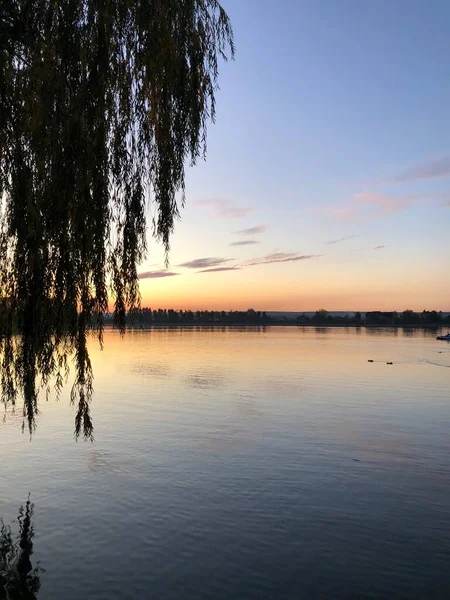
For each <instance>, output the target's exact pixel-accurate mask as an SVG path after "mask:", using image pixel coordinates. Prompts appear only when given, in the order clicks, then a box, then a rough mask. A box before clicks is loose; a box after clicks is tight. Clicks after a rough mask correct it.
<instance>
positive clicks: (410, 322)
mask: <svg viewBox="0 0 450 600" xmlns="http://www.w3.org/2000/svg"><path fill="white" fill-rule="evenodd" d="M128 319H129V322H130V324H131V325H132V326H138V327H139V326H152V325H192V324H196V325H200V324H207V325H299V326H301V325H315V326H330V325H334V326H336V325H340V326H342V327H350V326H354V327H361V326H365V327H377V326H378V327H444V326H450V315H443V314H442V312H438V311H436V310H432V311H427V310H424V311H422V312H414V311H412V310H404V311H403V312H396V311H392V312H383V311H371V312H366V313H365V314H364V316H363V314H362V313H361V312H355V313H352V314H346V315H334V314H332V313H330V312H328V311H327V310H325V309H320V310H317V311H316V312H315V313H314V314H312V315H309V314H306V313H302V314H300V315H298V316H297V317H288V316H286V315H279V316H275V315H270V314H267V312H266V311H259V310H258V311H256V310H254V309H252V308H250V309H248V310H246V311H239V310H230V311H225V310H221V311H219V310H196V311H193V310H174V309H172V308H169V309H162V308H159V309H157V310H152V309H151V308H142V309H140V310H136V311H133V312H132V313H129V314H128ZM108 321H110V322H112V321H113V319H112V316H110V317H109V319H108V318H107V319H106V322H108Z"/></svg>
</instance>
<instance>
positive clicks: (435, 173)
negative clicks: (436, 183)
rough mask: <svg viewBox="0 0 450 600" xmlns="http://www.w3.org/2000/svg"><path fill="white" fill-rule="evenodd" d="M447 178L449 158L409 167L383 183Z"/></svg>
mask: <svg viewBox="0 0 450 600" xmlns="http://www.w3.org/2000/svg"><path fill="white" fill-rule="evenodd" d="M447 177H450V156H446V157H444V158H440V159H438V160H432V161H430V162H424V163H421V164H418V165H415V166H413V167H410V168H409V169H406V170H405V171H403V172H401V173H399V174H398V175H395V176H394V177H393V178H392V179H390V180H388V181H387V182H385V183H411V182H414V181H427V180H432V179H444V178H447Z"/></svg>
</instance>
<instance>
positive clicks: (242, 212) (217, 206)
mask: <svg viewBox="0 0 450 600" xmlns="http://www.w3.org/2000/svg"><path fill="white" fill-rule="evenodd" d="M195 204H196V205H197V206H207V207H209V208H211V209H212V210H213V211H214V212H215V213H216V214H218V215H220V216H222V217H231V218H239V217H246V216H247V215H249V214H250V213H252V212H253V210H254V209H253V208H249V207H248V206H242V205H240V204H238V203H237V202H234V201H233V200H226V199H223V198H214V199H211V200H200V201H199V202H196V203H195Z"/></svg>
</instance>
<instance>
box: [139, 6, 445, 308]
mask: <svg viewBox="0 0 450 600" xmlns="http://www.w3.org/2000/svg"><path fill="white" fill-rule="evenodd" d="M222 4H223V6H224V8H225V9H226V10H227V12H228V14H229V16H230V18H231V20H232V24H233V27H234V32H235V41H236V46H237V53H236V60H235V61H234V62H229V63H227V64H224V65H222V66H221V72H220V88H221V89H220V91H219V92H218V95H217V122H216V124H215V125H214V126H211V127H210V129H209V137H208V156H207V161H206V162H201V163H199V164H198V165H197V166H196V167H194V168H192V169H189V170H188V175H187V204H186V208H185V209H184V210H183V211H182V220H181V221H180V222H179V223H178V224H177V228H176V231H175V234H174V237H173V240H172V252H171V257H170V259H171V266H170V269H169V271H168V272H169V273H177V275H176V276H175V275H174V276H167V277H158V274H160V273H159V272H160V270H161V269H162V256H163V254H162V250H161V248H159V247H158V246H157V245H156V244H155V243H154V242H151V243H150V253H149V257H148V260H147V262H146V264H144V265H143V266H142V269H141V270H142V272H145V273H149V274H150V275H149V277H148V278H145V277H144V278H143V279H142V280H141V289H142V294H143V300H144V304H146V305H153V306H154V307H156V304H158V305H161V306H169V305H172V306H173V307H178V308H188V307H189V308H223V309H227V308H242V309H245V308H248V307H249V306H253V307H255V308H258V309H266V310H315V309H316V308H320V307H325V308H327V309H329V310H352V309H361V310H369V309H374V308H381V309H388V308H392V309H397V310H401V309H403V308H407V307H410V308H413V309H415V310H422V309H423V308H438V309H443V310H448V309H449V308H450V279H449V277H448V264H449V259H450V235H449V231H450V206H449V202H450V118H449V117H450V77H449V71H450V36H449V34H448V32H449V27H450V2H447V1H438V0H431V1H429V2H424V1H423V0H420V1H419V0H409V1H406V0H390V1H387V0H377V1H375V2H374V1H369V0H340V1H336V0H304V1H303V0H279V1H278V2H274V1H273V0H272V1H269V0H245V1H244V0H223V2H222ZM254 227H259V228H260V229H259V230H258V232H257V233H256V232H255V233H247V234H245V233H242V234H238V233H235V232H237V231H242V230H246V229H252V228H254ZM241 241H246V242H257V243H251V244H246V245H230V244H235V243H236V242H241ZM332 241H333V242H335V243H331V244H330V243H329V242H332ZM199 259H209V260H208V261H206V262H205V261H203V262H196V261H198V260H199ZM181 265H183V266H181ZM186 265H188V266H186ZM197 265H200V266H203V267H205V265H206V268H197ZM208 265H210V268H211V269H219V268H220V269H223V268H227V269H228V270H226V271H225V270H220V271H218V270H214V271H211V272H208V273H205V272H202V273H199V272H198V271H205V270H209V269H208V268H207V266H208ZM230 267H234V268H233V269H232V270H231V269H230ZM155 272H156V273H155ZM165 274H167V273H165ZM155 303H156V304H155Z"/></svg>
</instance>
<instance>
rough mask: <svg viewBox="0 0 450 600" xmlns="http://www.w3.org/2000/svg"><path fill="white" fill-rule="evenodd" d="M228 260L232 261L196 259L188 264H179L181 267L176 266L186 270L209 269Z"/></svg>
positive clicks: (211, 258)
mask: <svg viewBox="0 0 450 600" xmlns="http://www.w3.org/2000/svg"><path fill="white" fill-rule="evenodd" d="M230 260H234V259H233V258H217V257H207V258H196V259H195V260H190V261H189V262H185V263H181V265H178V266H179V267H185V268H186V269H208V268H209V267H216V266H218V265H221V264H223V263H226V262H230Z"/></svg>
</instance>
